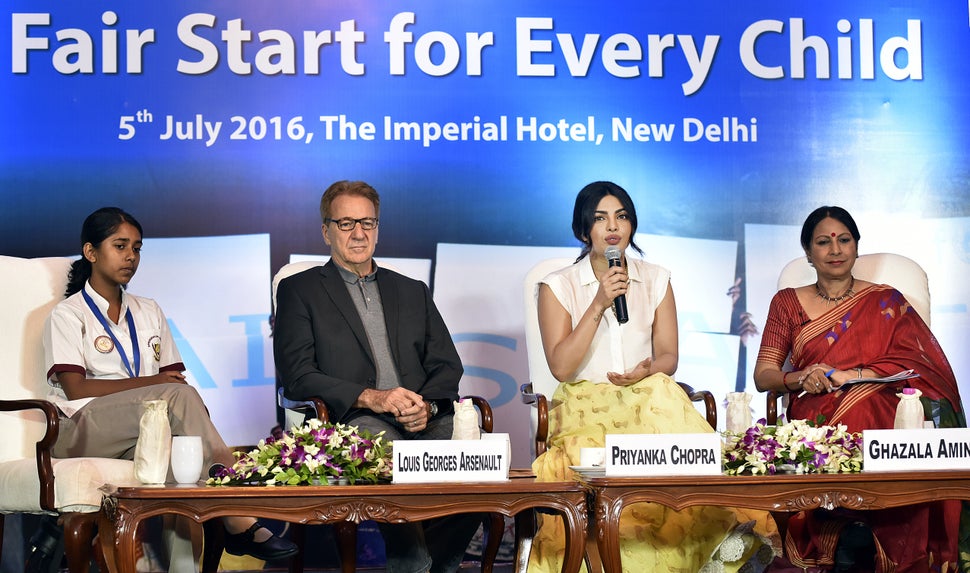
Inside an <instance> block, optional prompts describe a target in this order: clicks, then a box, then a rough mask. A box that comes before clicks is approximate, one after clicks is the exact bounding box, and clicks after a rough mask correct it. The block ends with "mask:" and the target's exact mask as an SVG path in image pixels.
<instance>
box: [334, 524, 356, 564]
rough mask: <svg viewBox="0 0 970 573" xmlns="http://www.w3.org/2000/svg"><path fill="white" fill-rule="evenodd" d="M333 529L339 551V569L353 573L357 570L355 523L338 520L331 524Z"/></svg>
mask: <svg viewBox="0 0 970 573" xmlns="http://www.w3.org/2000/svg"><path fill="white" fill-rule="evenodd" d="M333 530H334V534H336V536H337V549H338V551H339V553H340V571H341V573H354V571H356V570H357V524H356V523H354V522H352V521H338V522H337V523H334V524H333Z"/></svg>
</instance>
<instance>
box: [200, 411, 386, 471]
mask: <svg viewBox="0 0 970 573" xmlns="http://www.w3.org/2000/svg"><path fill="white" fill-rule="evenodd" d="M236 456H237V457H238V459H237V460H236V463H234V464H233V465H232V467H228V468H222V469H221V470H219V471H218V472H217V474H216V476H215V477H211V478H209V479H208V480H207V481H206V484H207V485H254V484H262V485H327V484H328V483H333V482H338V481H339V483H347V484H351V485H352V484H355V483H377V482H379V481H387V480H390V478H391V447H390V443H389V442H385V441H384V433H383V432H381V433H379V434H377V435H376V436H375V435H373V434H371V433H370V432H368V431H367V430H360V429H358V428H357V426H348V425H345V424H324V423H323V422H321V421H320V420H317V419H311V420H309V421H307V423H306V424H304V425H303V426H302V427H294V428H292V429H291V430H290V431H289V432H285V433H284V434H283V436H282V437H280V438H272V437H270V438H266V439H264V440H260V442H259V444H258V445H257V446H256V449H254V450H252V451H250V452H248V453H237V454H236Z"/></svg>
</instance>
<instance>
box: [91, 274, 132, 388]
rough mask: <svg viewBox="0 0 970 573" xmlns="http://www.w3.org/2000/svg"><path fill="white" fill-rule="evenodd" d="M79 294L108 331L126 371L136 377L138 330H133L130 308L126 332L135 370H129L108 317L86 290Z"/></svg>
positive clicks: (127, 315)
mask: <svg viewBox="0 0 970 573" xmlns="http://www.w3.org/2000/svg"><path fill="white" fill-rule="evenodd" d="M81 295H82V296H83V297H84V302H86V303H88V308H90V309H91V312H93V313H94V316H95V318H97V319H98V322H100V323H101V326H103V327H104V329H105V330H106V331H107V332H108V336H110V337H111V341H112V342H114V344H115V348H116V349H117V350H118V354H120V355H121V362H122V364H124V365H125V370H127V371H128V375H129V376H130V377H132V378H138V374H139V372H140V371H141V350H140V349H139V348H138V332H137V331H136V330H135V319H134V318H132V316H131V309H130V308H129V309H128V312H126V313H125V320H126V321H128V334H129V335H130V336H131V347H132V350H133V351H134V353H135V370H134V371H132V370H131V363H129V362H128V354H126V353H125V349H124V348H123V347H122V346H121V343H120V342H118V338H117V337H116V336H115V333H114V332H112V331H111V325H109V324H108V319H107V318H105V317H104V314H103V313H102V312H101V309H100V308H98V305H96V304H94V301H93V300H92V299H91V295H89V294H88V291H87V290H85V289H83V288H82V289H81Z"/></svg>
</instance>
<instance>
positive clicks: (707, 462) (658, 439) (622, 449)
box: [606, 432, 721, 476]
mask: <svg viewBox="0 0 970 573" xmlns="http://www.w3.org/2000/svg"><path fill="white" fill-rule="evenodd" d="M720 473H721V438H720V436H719V435H718V434H715V433H713V432H711V433H707V434H607V435H606V475H607V476H676V475H720Z"/></svg>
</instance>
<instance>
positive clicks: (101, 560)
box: [93, 533, 116, 573]
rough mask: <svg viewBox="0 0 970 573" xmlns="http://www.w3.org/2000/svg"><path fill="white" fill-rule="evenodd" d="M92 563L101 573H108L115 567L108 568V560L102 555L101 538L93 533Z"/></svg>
mask: <svg viewBox="0 0 970 573" xmlns="http://www.w3.org/2000/svg"><path fill="white" fill-rule="evenodd" d="M93 550H94V562H95V563H96V564H97V566H98V571H101V572H102V573H108V571H114V570H116V567H108V559H107V557H106V556H105V553H104V547H103V546H102V545H101V536H100V535H98V534H97V533H95V535H94V547H93Z"/></svg>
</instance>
